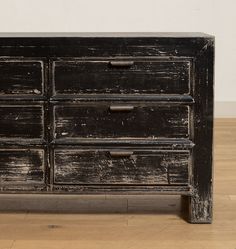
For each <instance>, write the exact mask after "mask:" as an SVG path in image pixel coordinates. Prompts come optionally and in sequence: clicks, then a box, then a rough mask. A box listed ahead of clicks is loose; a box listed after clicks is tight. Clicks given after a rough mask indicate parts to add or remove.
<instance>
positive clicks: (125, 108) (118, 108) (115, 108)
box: [110, 105, 134, 112]
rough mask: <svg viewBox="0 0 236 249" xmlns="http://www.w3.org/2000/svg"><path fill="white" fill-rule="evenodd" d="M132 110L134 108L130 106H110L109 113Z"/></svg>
mask: <svg viewBox="0 0 236 249" xmlns="http://www.w3.org/2000/svg"><path fill="white" fill-rule="evenodd" d="M133 109H134V106H132V105H111V106H110V111H113V112H120V111H121V112H122V111H124V112H125V111H132V110H133Z"/></svg>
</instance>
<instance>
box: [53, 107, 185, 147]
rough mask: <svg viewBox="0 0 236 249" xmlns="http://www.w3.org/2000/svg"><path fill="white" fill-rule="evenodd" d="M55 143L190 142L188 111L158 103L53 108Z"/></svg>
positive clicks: (183, 108)
mask: <svg viewBox="0 0 236 249" xmlns="http://www.w3.org/2000/svg"><path fill="white" fill-rule="evenodd" d="M53 118H54V122H53V123H54V129H53V133H54V134H53V138H54V139H56V140H60V141H61V140H63V141H64V142H66V140H76V139H77V140H80V139H83V138H85V139H98V138H101V139H106V138H112V139H156V138H177V137H178V138H187V137H188V136H189V128H188V127H189V108H188V106H185V105H161V104H159V105H158V104H156V103H147V104H141V103H129V104H119V103H116V104H109V103H102V102H99V103H78V104H59V105H55V106H54V108H53Z"/></svg>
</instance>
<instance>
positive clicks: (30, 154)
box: [0, 149, 45, 184]
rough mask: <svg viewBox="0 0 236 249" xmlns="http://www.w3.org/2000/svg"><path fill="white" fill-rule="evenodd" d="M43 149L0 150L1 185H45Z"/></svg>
mask: <svg viewBox="0 0 236 249" xmlns="http://www.w3.org/2000/svg"><path fill="white" fill-rule="evenodd" d="M44 175H45V167H44V150H43V149H0V184H8V183H9V184H15V183H22V184H27V183H34V182H35V183H43V182H44Z"/></svg>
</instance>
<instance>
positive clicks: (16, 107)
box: [0, 104, 44, 141]
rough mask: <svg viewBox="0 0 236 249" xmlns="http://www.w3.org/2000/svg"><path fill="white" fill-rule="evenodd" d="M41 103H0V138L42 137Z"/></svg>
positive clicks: (42, 118)
mask: <svg viewBox="0 0 236 249" xmlns="http://www.w3.org/2000/svg"><path fill="white" fill-rule="evenodd" d="M43 109H44V108H43V106H42V105H25V104H23V105H22V104H4V105H1V104H0V117H1V119H0V140H13V139H14V141H15V140H24V139H43V138H44V110H43Z"/></svg>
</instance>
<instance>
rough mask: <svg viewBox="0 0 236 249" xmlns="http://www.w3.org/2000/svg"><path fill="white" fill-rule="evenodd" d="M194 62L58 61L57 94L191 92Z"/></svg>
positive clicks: (55, 77) (55, 69)
mask: <svg viewBox="0 0 236 249" xmlns="http://www.w3.org/2000/svg"><path fill="white" fill-rule="evenodd" d="M189 85H190V61H183V60H182V61H178V60H176V61H173V60H171V61H170V60H169V61H168V60H161V61H160V60H134V61H132V59H131V61H128V60H125V61H117V60H116V61H114V60H113V61H109V60H102V61H79V60H77V61H76V60H74V61H55V62H54V63H53V88H54V93H53V95H76V94H78V95H79V94H188V93H189V90H190V89H189Z"/></svg>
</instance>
